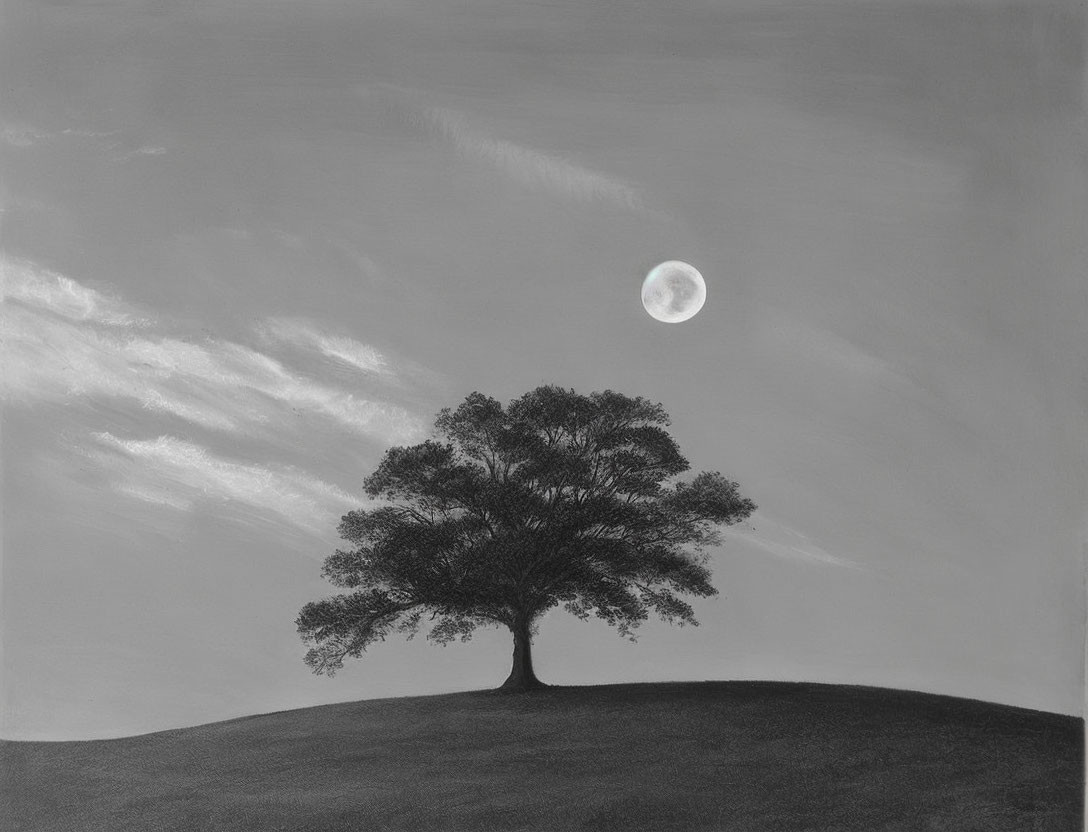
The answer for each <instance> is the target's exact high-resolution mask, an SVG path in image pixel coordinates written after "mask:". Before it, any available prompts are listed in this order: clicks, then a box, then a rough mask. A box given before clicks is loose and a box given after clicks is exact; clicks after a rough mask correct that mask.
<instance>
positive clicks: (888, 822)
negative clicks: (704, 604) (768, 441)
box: [0, 682, 1084, 832]
mask: <svg viewBox="0 0 1088 832" xmlns="http://www.w3.org/2000/svg"><path fill="white" fill-rule="evenodd" d="M1082 742H1083V722H1082V721H1081V720H1080V719H1076V718H1073V717H1065V716H1059V715H1055V714H1046V713H1040V712H1036V711H1027V710H1022V709H1018V708H1011V707H1006V706H1002V705H994V704H989V703H983V702H975V701H970V700H962V699H953V698H949V697H941V696H933V695H928V694H920V693H910V692H904V691H891V690H881V689H876V688H858V687H843V686H832V685H814V684H788V683H763V682H706V683H675V684H640V685H611V686H602V687H583V688H552V689H549V690H546V691H542V692H539V693H534V694H530V695H515V696H502V695H496V694H492V693H485V692H475V693H461V694H451V695H446V696H432V697H417V698H409V699H387V700H372V701H363V702H354V703H346V704H341V705H330V706H324V707H319V708H309V709H305V710H298V711H287V712H282V713H276V714H268V715H263V716H255V717H247V718H244V719H237V720H232V721H229V722H220V723H214V724H211V725H204V726H200V727H197V728H188V729H181V730H176V731H166V732H161V733H156V734H148V735H145V736H140V737H132V738H126V739H120V740H103V741H91V742H71V743H22V742H6V743H3V744H2V745H0V753H2V757H0V775H2V781H0V792H2V795H3V796H2V797H0V827H3V828H4V829H7V830H42V831H43V832H44V830H49V832H64V830H71V831H72V832H76V830H78V832H93V831H94V830H103V831H104V832H124V831H125V830H140V832H146V831H147V830H186V832H188V831H189V830H220V829H224V830H225V829H231V830H261V831H262V832H264V831H265V830H313V832H338V831H339V830H344V831H345V832H346V830H497V831H498V830H501V831H502V832H507V830H519V829H539V830H566V829H578V830H617V832H619V830H623V832H627V831H628V830H639V829H645V830H683V829H729V830H744V832H749V830H775V831H776V832H781V831H782V830H821V832H835V831H836V830H837V831H838V832H842V830H863V831H864V832H880V830H911V832H916V831H917V830H956V832H971V830H979V832H983V830H985V832H995V830H997V831H998V832H999V831H1000V830H1016V832H1022V831H1023V830H1046V832H1059V830H1070V831H1072V830H1079V829H1081V828H1082V827H1081V813H1082V797H1081V795H1082V787H1083V782H1084V778H1083V751H1082Z"/></svg>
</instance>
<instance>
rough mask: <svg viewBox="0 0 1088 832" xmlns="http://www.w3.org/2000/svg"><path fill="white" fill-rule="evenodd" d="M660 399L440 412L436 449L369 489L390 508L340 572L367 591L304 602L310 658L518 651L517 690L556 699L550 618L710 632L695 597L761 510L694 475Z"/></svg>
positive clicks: (337, 557)
mask: <svg viewBox="0 0 1088 832" xmlns="http://www.w3.org/2000/svg"><path fill="white" fill-rule="evenodd" d="M668 425H669V418H668V415H667V414H666V413H665V411H664V409H663V408H662V407H661V405H659V404H653V403H651V402H649V401H647V400H645V399H642V398H631V397H628V396H625V395H622V394H620V393H615V392H612V391H611V390H606V391H604V392H602V393H592V394H591V395H588V396H585V395H579V394H578V393H575V392H574V391H572V390H564V389H561V388H559V387H555V386H543V387H538V388H537V389H535V390H533V391H531V392H529V393H526V394H525V395H524V396H522V397H521V398H519V399H516V400H515V401H513V402H511V403H510V404H509V406H508V407H506V408H504V407H503V406H502V405H501V404H500V403H499V402H497V401H496V400H495V399H492V398H490V397H488V396H484V395H482V394H480V393H473V394H472V395H470V396H468V397H467V398H466V399H465V401H464V402H462V403H461V405H460V406H458V407H457V408H456V409H454V410H451V409H449V408H446V409H444V410H442V411H440V412H439V414H438V417H437V419H436V421H435V428H436V431H435V434H434V438H432V439H430V440H428V441H426V442H423V443H421V444H418V445H414V446H412V447H395V448H391V449H390V450H389V451H387V452H386V454H385V457H384V458H383V459H382V461H381V464H380V465H379V466H378V468H377V470H376V471H375V472H374V473H373V474H371V475H370V476H369V477H368V478H367V479H366V480H365V482H364V486H365V489H366V493H367V494H368V495H369V496H370V497H371V498H374V499H375V500H376V501H379V502H378V506H377V507H375V508H369V509H360V510H357V511H352V512H350V513H349V514H347V515H346V516H344V518H343V519H342V521H341V523H340V527H339V532H340V536H341V538H342V539H343V540H345V541H346V542H347V543H348V544H350V547H349V548H345V549H339V550H337V551H336V552H335V553H334V554H332V555H330V556H329V557H328V558H327V559H326V561H325V565H324V568H323V574H324V576H325V577H326V578H327V579H328V580H329V581H331V582H332V583H333V584H334V585H336V586H338V587H341V588H343V589H347V590H350V591H349V592H347V593H346V594H339V595H335V596H333V597H330V598H326V599H324V600H321V601H314V602H311V603H309V604H307V605H306V606H305V607H303V609H302V611H301V613H300V614H299V617H298V620H297V622H296V623H297V625H298V630H299V633H300V635H301V636H302V637H303V640H304V641H306V642H307V643H309V644H312V645H313V646H312V648H311V649H310V650H309V651H308V652H307V653H306V659H305V660H306V663H307V664H308V665H309V666H310V668H311V669H312V670H313V671H314V672H315V673H325V674H328V675H332V674H333V673H334V672H335V671H336V670H338V669H340V668H341V667H342V666H343V661H344V659H345V658H346V657H348V656H353V657H358V656H360V655H361V654H362V652H363V651H364V650H365V649H366V648H367V647H368V646H370V645H371V644H373V643H374V642H375V641H381V640H384V639H385V637H386V636H387V635H389V634H391V633H394V632H400V633H404V634H406V635H408V637H409V638H410V637H412V636H413V635H414V634H415V633H416V632H417V631H418V629H419V627H420V625H421V623H422V622H423V620H424V616H428V620H429V622H433V623H432V626H431V627H430V630H429V633H428V638H430V639H432V640H434V641H437V642H439V643H443V644H445V643H447V642H449V641H451V640H453V639H455V638H457V637H460V638H462V639H463V640H464V639H467V638H468V637H469V636H470V635H471V633H472V632H473V630H474V629H475V628H477V627H479V626H488V625H491V626H494V625H502V626H504V627H507V628H509V629H510V631H511V633H512V634H513V638H514V656H513V667H512V669H511V671H510V676H509V678H508V679H507V680H506V682H505V683H504V684H503V685H502V689H503V690H513V691H517V690H527V689H531V688H535V687H541V686H542V685H541V683H540V682H539V680H538V679H537V677H536V675H535V674H534V672H533V663H532V653H531V650H532V637H533V634H534V632H535V623H536V622H537V620H538V619H539V618H540V616H541V615H542V614H543V613H544V612H546V611H547V610H549V609H551V608H552V607H555V606H557V605H559V604H562V605H563V606H564V608H565V609H566V610H567V611H569V612H571V613H573V614H574V615H576V616H578V617H579V618H582V619H586V618H588V617H589V616H590V615H595V616H597V617H598V618H601V619H603V620H604V621H606V622H607V623H608V624H611V625H613V626H615V627H616V628H617V629H618V630H619V631H620V633H622V634H624V635H630V634H631V631H632V630H633V629H634V628H635V627H637V626H638V625H639V624H640V622H642V621H644V620H645V619H646V618H647V617H648V616H649V613H650V612H654V613H656V614H658V615H659V616H661V617H662V618H664V619H665V620H667V621H671V622H678V623H680V624H685V623H688V624H693V625H694V624H698V622H697V621H696V620H695V616H694V611H693V609H692V607H691V605H690V604H688V603H687V602H686V601H684V600H683V599H682V598H681V597H680V596H681V595H692V596H703V597H706V596H711V595H715V594H717V590H715V589H714V587H712V586H711V584H710V571H709V570H708V568H707V566H706V560H707V558H706V551H705V550H706V549H707V547H709V546H711V545H714V544H716V543H717V542H718V541H719V537H718V533H717V529H718V527H720V526H726V525H731V524H734V523H737V522H740V521H741V520H743V519H744V518H746V517H748V515H750V514H751V513H752V512H753V511H754V510H755V508H756V506H755V504H754V503H752V501H751V500H749V499H747V498H744V497H742V496H741V495H740V493H739V490H738V488H739V487H738V485H737V483H735V482H730V481H729V480H728V479H726V478H725V477H723V476H722V475H721V474H719V473H706V472H704V473H701V474H699V475H698V476H696V477H695V478H694V479H692V480H691V481H690V482H681V481H679V480H677V477H678V475H680V474H682V473H684V472H685V471H687V470H688V469H689V465H688V461H687V460H686V459H685V458H684V457H683V456H682V455H681V453H680V449H679V448H678V447H677V445H676V442H675V441H674V440H673V438H672V437H671V436H670V435H669V433H668V432H667V431H666V430H665V428H666V427H667V426H668Z"/></svg>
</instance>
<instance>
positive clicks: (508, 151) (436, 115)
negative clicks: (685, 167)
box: [424, 107, 649, 213]
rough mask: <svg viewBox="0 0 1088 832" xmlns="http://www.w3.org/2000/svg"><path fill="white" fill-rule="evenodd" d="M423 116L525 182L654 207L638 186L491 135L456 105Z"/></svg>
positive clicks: (572, 195) (635, 207) (585, 197)
mask: <svg viewBox="0 0 1088 832" xmlns="http://www.w3.org/2000/svg"><path fill="white" fill-rule="evenodd" d="M424 117H425V120H426V122H427V124H428V126H429V127H430V128H431V129H433V130H434V131H436V132H437V133H438V134H439V135H440V136H442V137H443V138H444V139H446V140H447V141H449V142H450V143H452V144H453V145H454V146H455V147H456V148H457V149H458V150H459V151H460V152H461V153H463V154H464V155H466V156H469V157H472V158H475V159H478V160H480V161H483V162H486V163H488V164H490V165H492V166H493V167H495V168H496V169H498V170H499V171H501V172H502V173H504V174H506V175H507V176H509V177H510V178H511V179H514V180H515V181H517V182H520V183H521V184H523V185H526V186H528V187H531V188H539V189H541V190H545V191H548V192H550V193H553V194H555V195H557V196H560V197H564V198H566V199H572V200H576V201H579V202H595V201H600V202H608V203H611V204H613V205H617V206H619V207H621V208H626V209H628V210H630V211H636V212H639V213H649V212H648V211H647V208H646V205H645V203H644V202H643V199H642V196H641V195H640V194H639V192H638V190H637V189H635V188H634V187H632V186H631V185H629V184H627V183H626V182H623V181H621V180H619V179H616V178H614V177H612V176H609V175H608V174H605V173H601V172H600V171H595V170H591V169H590V168H586V167H582V166H581V165H578V164H575V163H574V162H571V161H568V160H567V159H564V158H562V157H560V156H555V155H552V154H550V153H546V152H544V151H541V150H536V149H534V148H532V147H526V146H525V145H521V144H516V143H514V142H511V141H507V140H505V139H499V138H495V137H493V136H490V135H488V134H487V133H485V132H482V131H480V130H478V129H476V128H474V127H472V126H471V125H470V124H469V121H468V119H467V118H466V117H465V116H464V115H463V114H462V113H459V112H457V111H455V110H451V109H447V108H445V107H431V108H428V109H426V110H425V111H424Z"/></svg>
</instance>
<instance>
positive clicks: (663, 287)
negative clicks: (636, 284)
mask: <svg viewBox="0 0 1088 832" xmlns="http://www.w3.org/2000/svg"><path fill="white" fill-rule="evenodd" d="M704 303H706V281H704V280H703V276H702V275H701V274H699V270H698V269H696V268H695V267H694V266H691V265H689V264H687V263H684V262H683V261H681V260H668V261H666V262H664V263H661V264H660V265H657V266H654V267H653V268H652V269H651V270H650V273H649V274H648V275H646V279H645V280H644V281H642V305H643V306H645V307H646V311H647V312H649V313H650V315H651V316H653V317H654V318H657V320H659V321H665V323H669V324H678V323H680V322H681V321H686V320H687V319H688V318H691V317H692V316H693V315H695V313H696V312H698V311H699V310H700V309H702V308H703V304H704Z"/></svg>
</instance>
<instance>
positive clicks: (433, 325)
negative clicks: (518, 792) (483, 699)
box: [0, 0, 1088, 739]
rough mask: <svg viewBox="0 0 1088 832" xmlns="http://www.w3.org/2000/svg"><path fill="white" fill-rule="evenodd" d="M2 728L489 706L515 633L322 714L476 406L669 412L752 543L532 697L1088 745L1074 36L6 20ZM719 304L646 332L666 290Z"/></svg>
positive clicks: (904, 12) (419, 16) (614, 4)
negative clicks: (332, 609) (325, 644)
mask: <svg viewBox="0 0 1088 832" xmlns="http://www.w3.org/2000/svg"><path fill="white" fill-rule="evenodd" d="M2 14H3V21H2V23H3V25H2V26H0V75H2V77H3V78H4V79H5V80H4V95H3V96H2V98H0V129H2V136H0V154H2V156H0V164H2V166H3V167H2V170H3V177H2V180H0V207H2V211H3V213H2V214H0V256H2V275H3V287H4V289H3V291H4V302H3V305H2V311H0V314H2V332H3V345H2V349H3V380H2V384H3V411H2V420H0V429H2V462H3V475H2V476H3V481H2V493H0V497H2V519H3V534H2V544H3V548H2V558H3V560H2V572H0V575H2V598H0V600H2V607H0V627H2V630H0V638H2V641H0V644H2V649H3V664H2V670H3V677H2V680H0V735H3V736H5V737H8V738H14V739H83V738H95V737H110V736H122V735H128V734H136V733H141V732H147V731H153V730H159V729H164V728H170V727H178V726H185V725H194V724H200V723H205V722H209V721H213V720H218V719H225V718H229V717H233V716H239V715H244V714H251V713H260V712H267V711H272V710H281V709H286V708H294V707H302V706H308V705H314V704H321V703H326V702H335V701H346V700H354V699H360V698H372V697H383V696H400V695H413V694H427V693H438V692H444V691H453V690H461V689H476V688H486V687H490V686H494V685H497V684H499V683H501V681H502V680H503V679H504V678H505V676H506V674H507V672H508V670H509V661H510V651H511V642H510V636H509V633H505V632H501V631H499V630H483V631H479V632H478V633H477V634H476V636H475V637H474V638H473V639H472V640H471V641H470V642H468V643H465V644H461V643H455V644H452V645H450V646H447V647H438V646H435V645H432V644H429V643H427V642H426V641H425V640H423V639H416V640H413V641H410V642H406V641H400V640H390V641H387V642H385V643H382V644H379V645H376V646H375V647H374V648H372V649H371V651H370V652H368V653H367V654H365V655H364V657H363V658H362V659H361V660H358V661H355V662H353V663H351V664H349V665H348V666H346V667H345V669H344V670H343V671H342V672H341V673H340V674H338V675H337V676H336V677H335V678H332V679H329V678H325V677H317V676H314V675H312V674H311V673H310V672H309V670H308V669H307V668H306V667H305V665H304V664H303V662H302V656H303V653H304V650H305V648H304V645H303V644H302V643H301V641H300V640H299V639H298V636H297V634H296V632H295V625H294V619H295V616H296V615H297V613H298V610H299V609H300V608H301V606H302V605H303V604H305V603H306V602H307V601H310V600H314V599H317V598H321V597H324V596H325V595H328V594H331V593H332V592H334V591H335V589H334V588H333V587H332V586H330V585H328V584H327V583H325V582H324V581H323V579H322V578H321V575H320V567H321V562H322V560H323V559H324V557H325V556H327V555H328V554H331V553H332V551H333V550H334V549H335V547H336V545H337V542H338V541H337V537H336V531H335V529H336V524H337V522H338V519H339V517H340V516H341V515H342V514H344V513H345V512H347V511H349V510H351V509H352V508H358V507H363V506H365V505H366V501H365V496H364V494H363V491H362V481H363V479H364V477H365V476H366V475H367V474H368V473H370V471H371V470H372V469H373V467H374V466H375V465H376V463H377V462H378V460H379V459H380V458H381V455H382V453H383V452H384V450H385V449H386V448H388V447H390V446H392V445H403V444H410V443H413V442H416V441H420V440H422V439H423V438H425V437H426V436H427V435H428V431H429V429H430V426H431V424H432V421H433V418H434V415H435V413H436V412H437V411H438V410H439V409H440V408H442V407H445V406H448V405H456V403H457V402H459V401H460V400H461V399H462V398H463V397H464V396H466V395H467V394H469V393H470V392H472V391H476V390H478V391H481V392H484V393H487V394H489V395H492V396H495V397H497V398H499V399H501V400H504V401H506V400H509V399H511V398H513V397H516V396H518V395H520V394H521V393H523V392H525V391H527V390H530V389H532V388H534V387H536V386H537V385H539V384H542V383H554V384H559V385H563V386H565V387H572V388H574V389H576V390H579V391H581V392H589V391H592V390H603V389H608V388H611V389H615V390H619V391H622V392H624V393H627V394H630V395H641V396H645V397H647V398H649V399H652V400H654V401H658V402H661V403H662V404H663V405H664V406H665V408H666V409H667V410H668V412H669V413H670V414H671V416H672V431H673V435H674V436H675V438H676V439H677V441H678V442H679V443H680V446H681V448H682V450H683V451H684V452H685V454H686V456H687V457H688V458H689V459H690V460H691V461H692V465H693V469H694V471H699V470H712V471H721V472H723V473H724V474H726V475H727V476H728V477H730V478H731V479H735V480H737V481H738V482H739V483H740V484H741V490H742V492H743V493H744V494H745V495H746V496H748V497H751V498H752V499H753V500H754V501H755V502H756V503H757V504H758V505H759V510H758V511H757V512H756V513H755V514H754V515H753V516H752V517H751V518H750V520H749V521H748V522H746V523H744V524H742V525H739V526H736V527H733V528H731V529H730V530H729V533H728V534H727V535H726V536H725V539H724V542H723V545H722V546H721V547H719V548H718V549H716V550H714V551H713V552H712V553H711V568H712V570H713V574H714V583H715V585H716V586H717V587H718V588H719V590H720V591H721V595H720V596H719V597H717V598H713V599H706V600H701V599H700V600H698V601H697V603H696V610H697V615H698V617H699V619H700V621H701V625H700V626H699V627H697V628H691V627H687V628H674V627H670V626H668V625H665V624H662V623H649V624H646V625H644V626H643V628H642V629H641V632H640V635H639V638H638V641H637V642H635V643H631V642H628V641H625V640H623V639H622V638H620V637H618V636H617V635H616V634H615V633H614V632H613V631H611V630H609V629H608V628H607V627H606V626H605V625H604V624H603V623H600V622H593V621H590V622H580V621H578V620H576V619H573V618H571V617H569V616H567V617H564V616H563V615H562V614H561V613H558V612H556V613H552V614H549V615H548V616H547V617H546V618H545V619H544V620H543V622H542V625H541V629H540V633H539V636H538V638H537V641H536V644H535V647H534V657H535V661H536V665H537V671H538V673H539V675H540V676H541V678H542V679H543V680H544V681H547V682H552V683H557V684H593V683H607V682H618V681H653V680H671V679H692V680H702V679H784V680H807V681H820V682H836V683H838V682H845V683H855V684H867V685H881V686H887V687H897V688H910V689H915V690H924V691H932V692H937V693H946V694H952V695H957V696H969V697H974V698H978V699H985V700H990V701H997V702H1003V703H1009V704H1014V705H1021V706H1025V707H1030V708H1037V709H1043V710H1050V711H1058V712H1062V713H1073V714H1080V713H1082V703H1083V687H1084V619H1085V593H1084V574H1085V573H1084V556H1085V551H1086V545H1085V542H1086V539H1088V536H1086V531H1088V524H1086V507H1088V464H1086V463H1088V459H1086V457H1088V418H1086V413H1088V409H1086V405H1088V384H1086V381H1085V375H1084V368H1085V366H1088V362H1086V359H1088V337H1086V336H1088V315H1086V314H1085V310H1086V309H1088V282H1086V281H1085V280H1084V274H1085V272H1086V268H1085V267H1086V265H1088V257H1086V250H1085V243H1084V234H1083V231H1084V227H1085V220H1086V219H1088V211H1086V204H1088V200H1086V187H1085V186H1086V178H1085V166H1084V157H1083V138H1084V137H1083V116H1084V113H1083V105H1082V79H1083V70H1084V45H1083V40H1082V34H1081V33H1082V31H1083V19H1082V17H1083V11H1082V10H1081V9H1078V7H1077V6H1076V5H1074V4H1073V3H1069V4H1068V5H1063V4H1061V3H1046V2H1032V3H1025V4H1023V5H1016V4H1004V3H1003V4H991V3H985V2H972V3H966V2H953V3H944V4H934V5H925V4H921V3H904V2H899V1H898V0H868V2H854V3H839V2H829V3H821V4H818V6H817V4H804V5H802V4H788V3H783V2H775V1H774V0H768V1H767V2H758V1H757V0H745V2H732V3H731V2H721V3H715V2H710V1H709V0H702V1H700V0H679V2H675V3H660V2H657V0H622V1H621V0H578V2H566V1H564V2H557V0H545V1H544V2H537V3H509V2H506V0H503V2H498V0H454V1H453V2H447V3H440V4H435V3H422V2H414V1H413V0H375V2H364V3H358V2H347V0H342V2H332V0H315V2H308V3H304V4H300V3H289V2H280V1H279V0H268V2H256V1H255V0H249V1H248V2H239V1H238V0H214V2H212V1H211V0H192V1H191V2H170V3H165V2H151V1H148V2H145V1H144V0H124V1H118V2H113V0H103V2H97V3H93V4H89V3H64V2H49V3H41V2H33V3H31V2H24V0H9V2H7V3H5V4H4V8H3V12H2ZM673 259H677V260H684V261H687V262H689V263H691V264H692V265H694V266H695V267H696V268H697V269H699V271H700V272H701V273H702V274H703V276H704V277H705V279H706V282H707V300H706V304H705V306H704V307H703V309H702V311H700V312H699V314H698V315H696V316H695V317H694V318H692V319H691V320H689V321H687V322H685V323H681V324H666V323H660V322H658V321H655V320H653V319H652V318H650V317H649V316H648V315H647V314H646V313H645V311H644V310H643V309H642V306H641V303H640V287H641V283H642V280H643V278H644V277H645V275H646V273H647V272H648V271H649V269H651V268H652V267H653V266H654V265H655V264H657V263H659V262H662V261H665V260H673Z"/></svg>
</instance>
